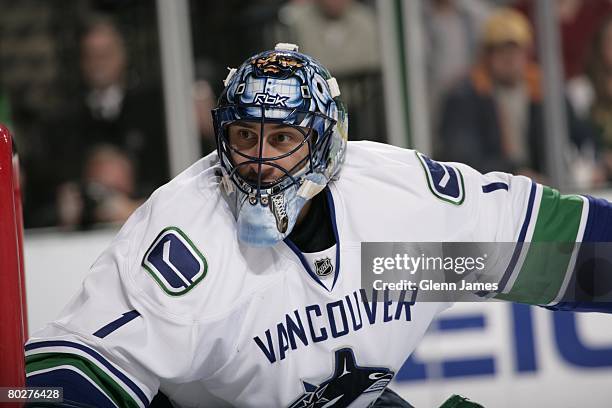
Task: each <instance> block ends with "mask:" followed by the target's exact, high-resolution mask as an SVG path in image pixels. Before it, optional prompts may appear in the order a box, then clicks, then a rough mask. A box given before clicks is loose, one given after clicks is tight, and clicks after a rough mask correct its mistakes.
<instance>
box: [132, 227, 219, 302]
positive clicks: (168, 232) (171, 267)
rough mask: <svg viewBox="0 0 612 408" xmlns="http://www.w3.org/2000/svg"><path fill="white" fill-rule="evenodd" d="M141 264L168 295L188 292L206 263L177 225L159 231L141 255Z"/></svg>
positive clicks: (201, 275) (205, 268)
mask: <svg viewBox="0 0 612 408" xmlns="http://www.w3.org/2000/svg"><path fill="white" fill-rule="evenodd" d="M142 266H143V267H144V268H145V270H146V271H147V272H149V274H150V275H151V276H152V277H153V279H155V281H156V282H157V284H158V285H159V286H160V287H161V288H162V289H163V290H164V292H166V293H167V294H168V295H170V296H180V295H184V294H185V293H187V292H189V291H190V290H191V289H193V288H194V287H195V286H196V285H197V284H198V283H200V282H201V281H202V279H204V277H205V276H206V272H207V270H208V263H207V262H206V258H205V257H204V255H202V253H201V252H200V251H199V250H198V248H196V246H195V245H194V244H193V242H192V241H191V240H190V239H189V237H187V234H185V233H184V232H183V231H182V230H181V229H180V228H178V227H167V228H164V230H162V232H160V233H159V235H158V236H157V238H155V240H154V241H153V243H152V244H151V246H150V247H149V249H148V250H147V252H146V253H145V255H144V258H143V259H142Z"/></svg>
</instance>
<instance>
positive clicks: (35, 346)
mask: <svg viewBox="0 0 612 408" xmlns="http://www.w3.org/2000/svg"><path fill="white" fill-rule="evenodd" d="M46 347H70V348H75V349H77V350H81V351H83V352H85V353H87V354H88V355H89V356H90V357H92V358H93V359H95V360H96V361H97V362H98V363H99V364H101V365H102V366H104V367H105V368H106V369H107V370H108V371H110V372H111V373H113V374H114V375H115V376H116V377H117V378H119V379H120V380H121V381H122V382H123V383H124V384H125V385H126V386H127V387H129V388H130V389H131V390H132V391H133V392H134V394H136V396H137V397H138V398H139V399H140V401H141V402H142V403H143V404H144V406H145V407H146V406H148V405H149V403H150V402H149V399H148V398H147V396H146V395H145V393H144V392H142V390H141V389H140V387H138V386H137V385H136V384H135V383H134V382H133V381H132V380H130V379H129V378H128V377H127V376H126V375H125V374H124V373H123V372H121V371H119V369H117V368H116V367H115V366H114V365H112V364H111V363H110V362H109V361H108V360H106V359H105V358H104V357H102V355H100V354H99V353H98V352H97V351H95V350H94V349H92V348H90V347H87V346H85V345H84V344H80V343H75V342H71V341H66V340H51V341H39V342H34V343H29V344H26V346H25V350H26V351H31V350H38V351H39V352H44V351H45V350H44V348H46Z"/></svg>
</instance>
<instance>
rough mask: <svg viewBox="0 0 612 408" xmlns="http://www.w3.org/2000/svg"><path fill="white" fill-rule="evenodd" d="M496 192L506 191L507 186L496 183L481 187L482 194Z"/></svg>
mask: <svg viewBox="0 0 612 408" xmlns="http://www.w3.org/2000/svg"><path fill="white" fill-rule="evenodd" d="M497 190H506V191H508V184H506V183H502V182H501V181H499V182H496V183H489V184H485V185H484V186H482V192H483V193H492V192H493V191H497Z"/></svg>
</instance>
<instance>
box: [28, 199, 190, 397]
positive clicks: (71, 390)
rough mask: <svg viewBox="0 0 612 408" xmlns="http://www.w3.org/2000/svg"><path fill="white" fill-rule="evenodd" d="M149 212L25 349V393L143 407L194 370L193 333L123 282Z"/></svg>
mask: <svg viewBox="0 0 612 408" xmlns="http://www.w3.org/2000/svg"><path fill="white" fill-rule="evenodd" d="M146 212H147V209H146V206H145V207H143V208H140V209H139V210H138V211H137V213H136V214H134V215H133V216H132V218H131V219H130V220H129V221H128V223H127V224H126V226H125V227H124V228H123V229H122V231H121V232H120V233H119V235H118V236H117V238H116V239H115V241H114V242H113V243H112V244H111V246H110V248H108V249H107V250H106V251H105V252H104V253H103V254H102V255H101V256H100V257H99V259H98V260H97V261H96V262H95V263H94V265H93V266H92V268H91V270H90V272H89V273H88V274H87V276H86V278H85V279H84V281H83V286H82V288H81V290H80V292H79V293H78V294H77V295H76V296H75V297H74V298H73V299H72V300H71V301H70V302H69V303H68V305H67V306H66V307H65V308H64V310H63V311H62V313H61V316H60V317H59V318H58V319H57V320H55V321H54V322H51V323H49V324H48V325H46V326H45V327H44V328H43V329H41V330H39V331H37V332H36V333H34V334H33V335H32V336H31V338H30V339H29V341H28V342H27V343H26V346H25V356H26V376H27V377H26V384H27V386H31V387H41V386H53V387H63V390H64V391H63V392H64V394H63V395H64V399H65V401H69V402H70V403H71V404H74V405H77V406H81V405H83V406H95V407H146V406H148V405H149V404H150V402H151V400H152V398H153V396H154V395H155V394H156V393H157V391H158V388H159V385H160V379H162V378H165V379H174V378H180V376H181V375H184V373H185V372H186V371H187V370H188V369H189V367H190V365H191V363H192V359H190V357H188V356H189V355H190V354H191V351H190V349H189V348H190V347H191V343H190V342H191V341H192V339H193V337H194V336H193V335H192V333H191V330H192V329H191V328H190V327H189V326H180V325H177V324H175V323H173V321H172V319H171V318H166V317H164V314H163V313H162V312H157V311H156V310H155V309H154V308H152V307H151V306H150V305H148V304H147V303H146V301H145V300H143V299H142V298H139V297H138V296H137V294H134V293H132V292H133V290H130V289H129V288H128V287H127V286H128V285H126V282H125V280H126V279H128V277H127V274H125V273H124V272H125V269H126V268H129V267H130V265H131V264H132V259H131V257H130V253H131V252H132V248H133V247H134V246H135V245H137V242H138V241H139V239H141V237H140V235H139V227H138V224H139V223H141V222H143V220H144V221H146V217H147V214H146Z"/></svg>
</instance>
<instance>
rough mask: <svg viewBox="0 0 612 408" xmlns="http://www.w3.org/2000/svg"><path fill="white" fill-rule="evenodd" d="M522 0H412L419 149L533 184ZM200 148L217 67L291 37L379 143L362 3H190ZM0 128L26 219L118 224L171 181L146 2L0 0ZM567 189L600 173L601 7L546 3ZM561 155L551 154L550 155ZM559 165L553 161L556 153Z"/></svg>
mask: <svg viewBox="0 0 612 408" xmlns="http://www.w3.org/2000/svg"><path fill="white" fill-rule="evenodd" d="M535 1H537V0H422V5H423V8H422V13H423V15H422V18H421V21H422V24H423V29H424V34H425V35H424V40H425V44H424V56H425V60H424V61H422V63H423V64H424V66H425V67H426V70H425V71H426V73H427V76H428V78H427V89H428V92H427V97H428V100H425V101H411V103H425V104H428V107H429V109H428V111H429V112H430V118H429V120H430V125H431V126H430V128H431V129H432V134H431V138H432V140H433V146H434V152H433V155H434V157H435V158H437V159H443V160H452V161H460V162H465V163H467V164H469V165H471V166H473V167H475V168H476V169H478V170H480V171H482V172H487V171H492V170H501V171H507V172H512V173H518V174H524V175H527V176H529V177H532V178H534V179H536V180H538V181H542V182H546V181H547V175H546V168H547V166H546V156H547V155H546V149H547V146H546V140H545V137H544V133H545V132H544V127H545V121H544V105H543V88H542V86H543V81H542V73H541V69H540V67H539V57H538V53H537V48H536V44H537V41H538V39H537V38H536V37H537V36H536V33H535V30H534V26H535V13H534V2H535ZM189 5H190V18H191V30H192V39H193V48H194V60H195V67H194V72H195V75H196V78H195V79H196V81H195V83H194V85H193V93H192V95H193V108H194V113H195V117H196V120H197V127H198V131H199V135H200V142H201V149H202V154H203V155H204V154H207V153H209V152H211V151H213V150H214V149H215V142H214V132H213V129H212V121H211V116H210V110H211V109H212V108H213V107H214V105H215V101H216V97H217V95H219V93H220V92H221V90H222V81H221V80H222V79H223V78H224V77H225V75H226V72H227V71H226V69H227V66H237V65H238V64H240V62H241V61H242V60H243V59H244V57H245V56H247V55H250V54H252V53H254V52H257V51H260V50H262V49H267V48H270V47H271V46H272V45H273V44H274V43H276V42H293V43H296V44H299V45H300V50H301V51H303V52H305V53H308V54H311V55H313V56H314V57H316V58H317V59H319V60H320V61H321V62H322V63H323V64H324V65H326V66H327V67H328V68H329V69H330V71H331V72H332V73H334V75H335V76H336V77H337V79H338V81H339V84H340V88H341V90H342V94H343V98H344V100H345V102H346V104H347V106H348V109H349V115H350V129H349V138H350V139H352V140H366V139H367V140H374V141H379V142H386V141H387V140H388V135H387V131H386V126H385V103H384V89H383V85H382V84H383V81H382V75H383V73H382V68H383V67H382V62H381V61H382V55H381V46H380V38H379V28H380V27H379V20H378V18H377V14H376V1H375V0H256V1H252V2H248V4H245V2H243V1H240V0H227V1H224V2H218V1H214V0H192V1H191V2H190V4H189ZM0 8H1V9H2V10H3V12H2V13H1V14H0V122H2V123H7V124H9V126H10V127H11V129H12V130H13V133H14V134H15V136H16V140H17V146H18V149H19V153H20V156H21V162H22V167H23V169H22V170H23V176H22V178H21V179H22V181H23V186H22V189H23V191H24V198H25V200H24V218H25V223H26V226H27V227H49V226H59V227H61V228H64V229H67V230H73V229H87V228H92V227H95V226H97V225H98V224H101V223H107V222H122V221H124V220H125V219H126V218H127V217H128V216H129V214H130V213H131V212H132V211H133V210H134V209H135V208H136V207H137V206H138V205H140V204H141V203H142V202H143V200H144V199H146V197H147V196H148V195H149V194H150V193H151V192H152V191H153V190H154V189H155V188H157V187H159V186H160V185H162V184H164V183H165V182H167V181H168V180H169V178H170V174H169V166H168V155H167V131H166V124H165V119H164V118H165V116H164V95H163V92H162V86H161V68H160V54H159V43H158V25H157V24H158V23H157V17H156V11H155V2H154V1H149V0H66V1H65V2H63V7H61V8H59V7H55V5H54V3H52V2H40V1H37V0H22V1H20V2H12V1H10V0H0ZM555 8H556V10H555V12H556V18H557V20H558V27H559V33H560V41H561V57H562V58H561V61H559V63H560V64H561V65H562V69H563V72H564V75H565V89H564V94H565V98H566V100H565V102H564V106H565V108H566V117H567V129H568V140H567V141H565V142H566V149H567V152H566V155H567V157H568V158H569V162H570V175H569V176H570V177H571V178H572V181H571V183H569V184H572V185H574V186H576V187H578V188H584V189H588V188H597V187H601V186H604V185H606V184H607V183H608V182H609V181H610V180H612V13H611V12H612V0H556V2H555ZM561 159H562V158H559V160H561ZM563 159H565V158H563Z"/></svg>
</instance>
